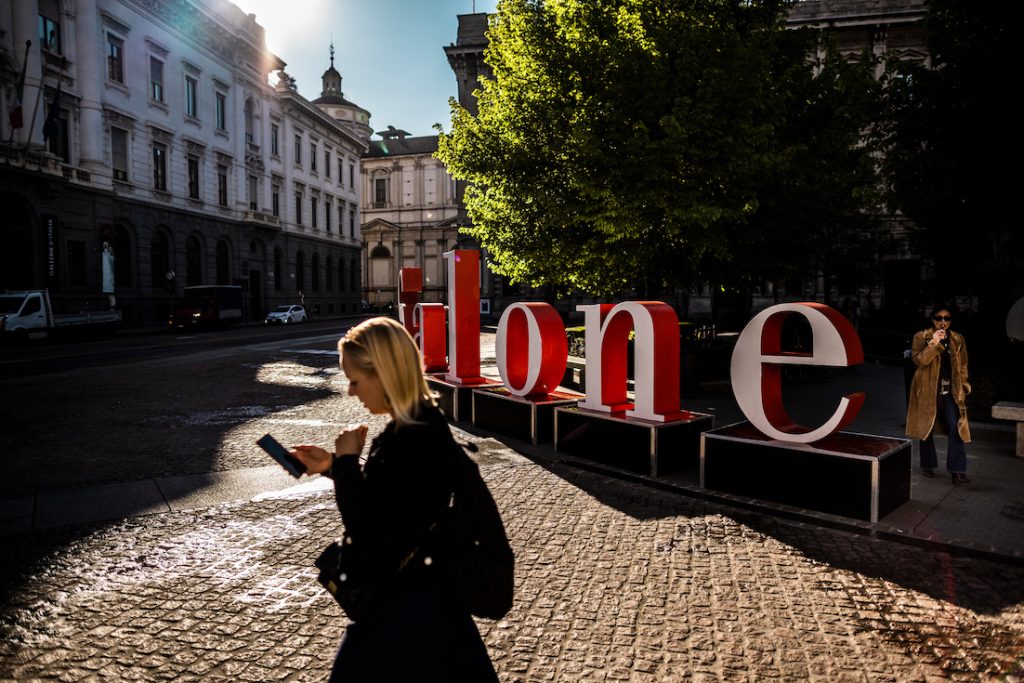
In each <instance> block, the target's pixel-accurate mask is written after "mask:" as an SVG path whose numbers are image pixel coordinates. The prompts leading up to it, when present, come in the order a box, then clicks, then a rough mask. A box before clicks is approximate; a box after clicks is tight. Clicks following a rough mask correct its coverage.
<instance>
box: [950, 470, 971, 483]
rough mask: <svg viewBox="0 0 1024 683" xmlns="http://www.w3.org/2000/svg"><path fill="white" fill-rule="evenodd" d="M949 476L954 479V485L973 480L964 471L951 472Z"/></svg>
mask: <svg viewBox="0 0 1024 683" xmlns="http://www.w3.org/2000/svg"><path fill="white" fill-rule="evenodd" d="M949 476H950V477H951V478H952V479H953V486H959V485H960V484H970V483H971V480H970V479H968V478H967V475H966V474H964V473H963V472H950V473H949Z"/></svg>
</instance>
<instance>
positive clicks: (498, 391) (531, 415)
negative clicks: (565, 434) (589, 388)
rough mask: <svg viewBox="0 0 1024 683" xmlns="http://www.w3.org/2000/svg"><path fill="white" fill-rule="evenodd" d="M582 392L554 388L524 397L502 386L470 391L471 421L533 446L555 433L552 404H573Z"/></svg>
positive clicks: (477, 425)
mask: <svg viewBox="0 0 1024 683" xmlns="http://www.w3.org/2000/svg"><path fill="white" fill-rule="evenodd" d="M581 398H583V395H582V394H575V393H568V392H555V393H553V394H549V395H548V396H546V397H544V398H537V399H535V398H525V397H522V396H515V395H513V394H511V393H509V391H508V389H505V388H504V387H494V388H487V389H477V390H475V391H474V392H473V425H474V426H476V427H480V428H482V429H487V430H489V431H492V432H495V433H498V434H503V435H505V436H511V437H513V438H515V439H519V440H520V441H529V442H530V443H532V444H533V445H534V446H536V445H537V444H542V443H551V441H552V440H553V439H554V437H555V408H558V407H559V406H571V405H575V404H576V402H577V401H578V400H580V399H581Z"/></svg>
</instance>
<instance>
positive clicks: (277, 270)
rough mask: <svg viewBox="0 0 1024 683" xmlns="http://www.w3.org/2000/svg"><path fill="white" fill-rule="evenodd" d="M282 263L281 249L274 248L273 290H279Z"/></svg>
mask: <svg viewBox="0 0 1024 683" xmlns="http://www.w3.org/2000/svg"><path fill="white" fill-rule="evenodd" d="M283 267H284V265H283V264H282V262H281V250H280V249H277V248H275V249H274V291H275V292H280V291H281V269H282V268H283Z"/></svg>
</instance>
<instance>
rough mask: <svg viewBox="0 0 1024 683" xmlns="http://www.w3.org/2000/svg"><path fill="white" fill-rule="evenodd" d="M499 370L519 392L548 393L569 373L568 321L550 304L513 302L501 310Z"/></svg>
mask: <svg viewBox="0 0 1024 683" xmlns="http://www.w3.org/2000/svg"><path fill="white" fill-rule="evenodd" d="M494 350H495V355H496V360H497V364H498V372H499V373H500V374H501V379H502V380H504V382H505V388H506V389H507V390H508V392H509V393H510V394H513V395H515V396H534V397H536V396H545V395H547V394H550V393H551V392H552V391H555V390H556V389H557V388H558V383H559V382H561V381H562V376H563V375H564V374H565V363H566V361H567V360H568V358H569V345H568V341H567V340H566V337H565V325H563V324H562V319H561V317H559V315H558V311H556V310H555V309H554V307H553V306H551V305H550V304H546V303H543V302H529V303H516V304H512V305H511V306H509V307H508V308H506V309H505V312H504V313H502V314H501V320H500V321H499V322H498V333H497V336H496V339H495V347H494Z"/></svg>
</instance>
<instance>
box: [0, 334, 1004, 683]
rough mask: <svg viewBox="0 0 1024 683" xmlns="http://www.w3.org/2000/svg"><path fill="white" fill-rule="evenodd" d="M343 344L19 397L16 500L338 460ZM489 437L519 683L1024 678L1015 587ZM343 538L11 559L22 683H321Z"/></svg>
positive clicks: (327, 513) (88, 542)
mask: <svg viewBox="0 0 1024 683" xmlns="http://www.w3.org/2000/svg"><path fill="white" fill-rule="evenodd" d="M321 346H323V348H321V349H319V350H318V349H299V350H295V349H292V348H284V347H282V348H280V349H278V350H275V351H261V352H258V353H257V352H235V353H233V354H230V355H228V354H222V355H213V356H211V357H209V358H205V359H203V360H202V362H201V363H199V362H197V361H196V360H195V359H193V362H192V363H191V364H189V363H186V362H185V361H174V362H169V363H166V364H163V365H161V366H160V367H147V366H144V365H138V366H132V367H127V366H124V367H121V368H119V369H118V370H117V371H116V372H113V371H100V370H93V371H82V372H75V373H67V374H63V375H59V376H52V377H48V378H45V379H43V378H38V379H34V380H33V381H31V382H29V381H24V382H22V381H18V382H7V383H5V384H4V386H3V390H4V392H3V397H5V398H0V403H2V404H3V405H2V408H3V410H2V411H0V431H2V432H3V433H4V436H3V437H0V449H2V452H4V453H5V456H6V457H7V458H8V460H9V463H10V464H9V472H14V473H15V475H16V476H15V477H14V478H13V479H9V480H8V481H7V482H6V483H4V484H0V489H6V490H7V491H13V492H22V491H31V490H39V489H40V487H46V486H55V485H63V486H67V485H75V484H80V483H85V482H103V481H111V480H114V481H117V480H124V479H131V478H133V477H139V476H152V475H153V474H155V473H167V472H182V471H187V472H208V471H214V470H227V469H235V468H243V467H253V466H258V465H263V464H266V461H265V458H263V456H262V455H260V454H259V453H258V452H257V451H255V449H253V448H252V442H253V440H255V438H257V437H258V436H259V435H260V434H262V433H264V432H266V431H273V432H274V433H275V434H276V435H278V437H279V438H280V439H281V440H282V441H285V442H292V443H294V442H297V441H307V442H312V443H329V439H330V436H331V434H332V433H333V432H335V431H336V430H337V426H338V425H343V424H348V423H349V422H352V421H355V420H358V419H365V414H364V413H362V412H361V411H360V410H359V409H358V406H357V405H356V404H355V402H354V401H353V400H351V399H347V398H345V397H343V396H339V395H337V394H334V393H332V392H336V391H339V390H341V391H343V389H344V383H343V382H342V381H341V380H340V378H339V377H338V375H337V374H336V370H335V369H334V363H335V362H336V357H334V356H332V355H331V354H330V352H329V350H327V349H329V347H330V346H332V345H331V344H328V345H326V346H324V345H321ZM318 354H319V355H318ZM239 369H241V371H240V370H239ZM36 411H43V413H42V414H41V415H37V414H36ZM47 411H48V412H47ZM47 425H49V426H50V427H51V429H50V430H48V431H47V430H45V427H46V426H47ZM54 425H56V426H57V428H56V429H53V426H54ZM381 425H382V422H381V421H380V420H375V421H373V422H372V424H371V427H372V429H374V430H376V429H379V428H380V427H381ZM19 426H20V427H22V429H21V431H18V430H17V428H18V427H19ZM25 435H28V436H25ZM474 440H475V441H478V442H479V443H480V445H481V453H480V459H481V464H482V469H483V471H484V474H485V477H486V478H487V480H488V482H489V483H490V485H491V487H492V489H493V491H494V492H495V496H496V498H497V500H498V503H499V506H500V507H501V509H502V512H503V514H504V518H505V521H506V526H507V528H508V531H509V535H510V538H511V540H512V543H513V546H514V548H515V549H516V552H517V592H516V604H515V606H514V607H513V609H512V611H511V612H510V613H509V614H508V616H507V618H506V619H504V620H502V621H500V622H497V623H495V622H488V621H481V622H480V628H481V631H482V633H483V635H484V638H485V641H486V643H487V646H488V648H489V650H490V653H491V656H492V658H493V660H494V661H495V665H496V667H497V669H498V672H499V675H500V678H501V679H502V680H503V681H712V680H721V681H744V680H746V681H763V680H777V681H791V680H811V681H837V680H838V681H929V680H1008V681H1022V680H1024V568H1022V567H1020V566H1019V565H1016V566H1015V565H1010V564H1001V563H996V562H989V561H985V560H980V559H971V558H966V557H955V556H950V555H949V554H947V553H944V552H941V551H937V550H934V549H926V548H918V547H913V546H909V545H905V544H900V543H893V542H889V541H884V540H879V539H874V538H870V537H866V536H862V535H853V534H849V533H846V532H843V531H838V530H830V529H825V528H820V527H816V526H811V525H803V524H799V523H795V522H790V521H785V520H780V519H777V518H773V517H770V516H767V515H763V514H758V513H754V512H749V511H737V510H735V509H732V508H729V507H727V506H724V505H717V504H711V503H706V502H701V501H698V500H695V499H692V498H688V497H684V496H681V495H678V494H676V493H672V492H665V491H660V490H656V489H652V488H648V487H644V486H641V485H638V484H633V483H629V482H623V481H620V480H617V479H612V478H608V477H604V476H602V475H598V474H594V473H591V472H586V471H581V470H579V469H575V468H572V467H570V466H568V465H566V464H564V463H561V462H559V461H557V460H554V459H552V460H547V459H538V460H537V461H531V460H528V459H526V458H524V457H522V456H520V455H518V454H516V453H514V452H512V451H510V450H509V449H507V448H505V447H504V446H502V445H501V444H499V443H498V442H497V441H494V440H492V439H482V438H479V437H474ZM42 454H45V457H46V458H47V459H46V463H47V467H46V468H41V467H39V465H38V462H39V458H40V457H42ZM339 526H340V525H339V519H338V514H337V511H336V510H335V508H334V504H333V500H332V497H331V495H330V494H329V493H328V492H325V491H320V492H313V493H301V494H300V493H294V492H292V493H289V492H287V491H286V492H282V493H280V494H278V495H276V496H275V497H264V498H259V499H255V500H251V501H249V500H246V501H237V502H232V503H227V504H222V505H217V506H215V507H209V508H205V509H198V510H192V511H178V512H169V513H164V514H155V515H146V516H138V517H133V518H131V519H128V520H125V521H120V522H116V523H110V524H96V525H89V526H76V527H65V528H60V529H53V530H47V531H34V532H30V533H20V534H9V535H6V536H3V537H2V538H0V540H2V542H3V544H4V562H3V563H2V564H0V595H2V603H0V680H18V681H23V680H80V679H103V678H106V679H115V680H139V679H142V680H150V679H183V680H188V679H204V680H243V681H264V680H266V681H270V680H297V681H301V680H323V678H324V677H325V674H326V672H327V671H328V669H329V667H330V663H331V661H332V658H333V654H334V649H335V647H336V645H337V642H338V640H339V638H340V636H341V635H342V632H343V630H344V625H345V620H344V617H343V616H342V614H341V612H340V611H339V610H338V608H337V607H336V606H335V605H334V602H333V601H332V600H331V598H330V597H329V596H327V595H326V593H324V592H323V591H322V589H321V588H320V587H319V585H318V584H317V583H316V581H315V573H314V570H313V567H312V560H313V559H314V558H315V557H316V555H317V554H318V553H319V551H320V549H321V548H322V547H323V546H324V545H325V544H326V543H327V542H329V541H330V540H331V539H332V538H333V537H334V536H336V535H337V534H338V532H339V531H340V528H339Z"/></svg>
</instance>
